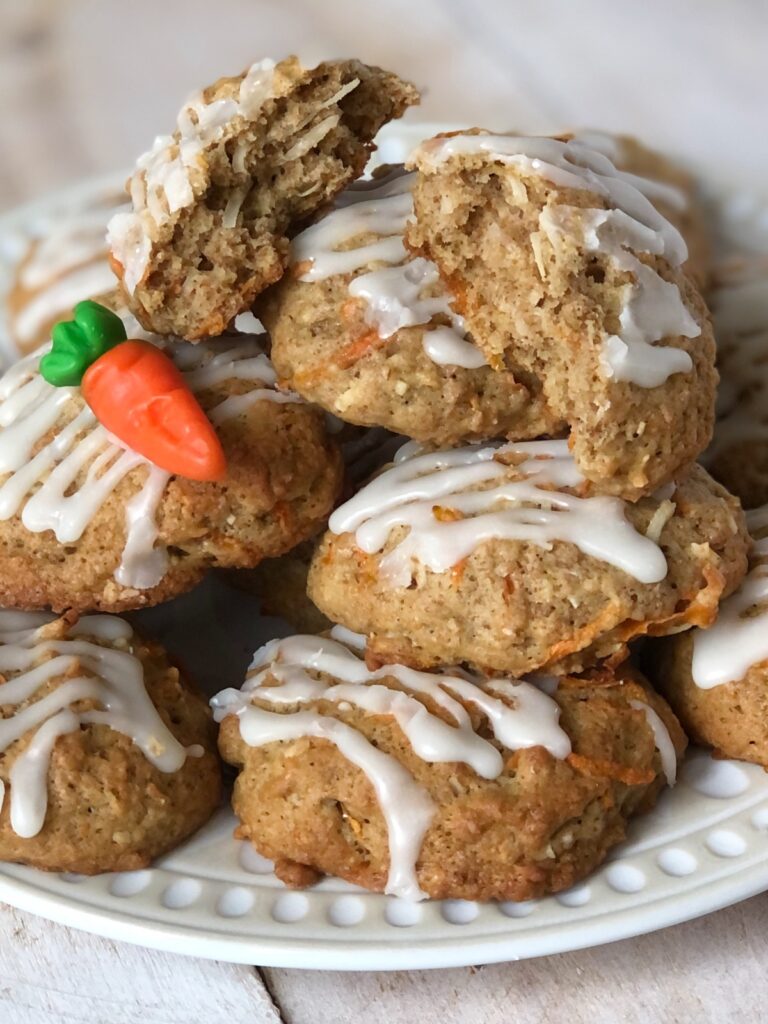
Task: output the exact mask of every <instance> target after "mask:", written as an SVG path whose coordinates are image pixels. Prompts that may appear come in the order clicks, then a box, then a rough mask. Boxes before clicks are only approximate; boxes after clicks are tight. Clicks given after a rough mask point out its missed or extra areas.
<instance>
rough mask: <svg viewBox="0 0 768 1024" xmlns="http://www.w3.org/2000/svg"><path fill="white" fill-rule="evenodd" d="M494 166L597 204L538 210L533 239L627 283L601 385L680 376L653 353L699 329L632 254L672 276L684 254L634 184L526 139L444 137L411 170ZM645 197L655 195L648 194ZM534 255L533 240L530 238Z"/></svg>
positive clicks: (549, 143)
mask: <svg viewBox="0 0 768 1024" xmlns="http://www.w3.org/2000/svg"><path fill="white" fill-rule="evenodd" d="M467 161H469V162H470V163H471V164H483V163H501V164H505V165H507V166H510V167H514V168H517V169H519V170H521V171H522V172H524V173H525V174H527V175H534V176H539V177H541V178H544V179H545V180H546V181H548V182H550V183H551V184H552V185H555V186H557V187H560V188H564V189H575V190H577V191H580V192H582V191H585V192H592V193H594V194H596V195H597V196H599V197H600V198H601V200H603V202H602V203H601V204H600V205H599V206H596V207H595V208H594V209H590V208H588V207H577V206H570V205H568V204H556V205H552V206H547V207H546V208H545V209H544V210H542V212H541V215H540V218H539V231H540V237H541V236H545V237H546V238H547V239H548V240H549V241H550V243H551V244H552V245H553V246H554V247H555V248H557V247H558V244H559V243H560V242H561V240H562V239H570V240H571V241H574V242H576V243H577V244H579V245H581V246H584V247H585V248H586V249H587V250H589V251H590V252H595V253H601V254H603V255H605V256H606V257H608V258H609V259H610V260H611V261H612V262H613V263H614V264H615V266H616V267H617V268H618V269H619V270H621V271H624V272H628V273H631V274H632V275H633V278H634V281H633V283H632V284H629V285H628V286H627V287H626V289H625V295H624V301H623V304H622V308H621V309H620V310H619V312H618V320H619V328H618V330H617V331H616V333H614V334H608V335H607V336H606V337H605V339H604V341H603V348H602V353H601V360H600V361H601V365H602V369H603V372H604V374H605V376H606V377H609V378H611V379H614V380H617V381H628V382H629V383H632V384H635V385H637V386H639V387H642V388H655V387H658V386H659V385H660V384H663V383H664V382H665V381H666V380H667V379H668V378H669V377H670V376H672V374H675V373H689V372H690V371H691V369H692V368H693V361H692V359H691V357H690V355H689V354H688V353H687V352H686V351H684V350H682V349H679V348H676V347H675V346H662V347H659V346H658V345H657V344H656V343H657V342H659V341H661V340H663V339H664V338H669V337H671V336H680V337H685V338H696V337H698V336H699V335H700V334H701V327H700V325H699V324H698V323H697V321H696V320H695V319H694V317H693V316H692V315H691V313H690V311H689V309H688V308H687V306H686V305H685V303H684V301H683V298H682V296H681V294H680V290H679V288H678V287H677V285H676V284H673V283H671V282H668V281H666V280H665V279H664V278H663V277H662V276H661V275H660V274H659V273H658V272H657V271H656V270H655V269H654V268H653V267H652V266H649V265H648V264H647V263H645V262H642V261H641V260H640V259H639V258H638V256H637V255H635V253H649V254H651V255H654V256H660V257H663V258H664V259H665V260H666V261H667V262H668V263H669V264H671V265H672V266H673V267H679V266H681V265H682V264H683V263H684V262H685V260H686V259H687V256H688V249H687V246H686V244H685V241H684V239H683V237H682V235H681V234H680V232H679V231H678V230H677V228H675V227H674V226H673V225H672V224H670V222H669V221H668V220H666V219H665V218H664V217H663V216H662V215H661V214H660V213H659V211H658V210H657V209H656V207H655V206H654V205H653V203H652V202H651V201H650V200H649V199H648V198H647V196H646V195H645V194H644V193H643V191H641V189H640V188H639V187H638V179H637V178H636V176H634V175H628V174H626V173H624V172H622V171H619V170H617V168H616V167H615V166H614V165H613V164H612V163H611V161H610V160H609V159H608V158H607V157H605V156H603V155H602V154H601V153H598V152H597V151H596V150H594V149H590V148H589V147H588V146H586V145H584V144H583V143H581V142H579V141H578V140H577V139H573V140H570V141H566V142H563V141H561V140H559V139H551V138H533V137H525V136H511V135H491V134H487V133H477V134H466V135H461V134H457V135H453V136H447V137H445V138H440V137H438V138H436V139H431V140H429V141H427V142H424V143H422V144H421V146H420V147H419V148H418V149H417V150H416V152H415V153H414V154H413V156H412V157H411V163H412V164H413V165H414V166H416V167H418V169H419V171H421V172H422V173H423V174H430V173H431V172H432V171H433V170H435V169H436V168H438V167H440V166H441V165H443V164H448V163H451V162H462V163H465V162H467ZM653 191H655V189H654V190H653ZM531 245H532V246H533V247H534V251H535V250H536V246H537V239H536V237H535V236H532V237H531Z"/></svg>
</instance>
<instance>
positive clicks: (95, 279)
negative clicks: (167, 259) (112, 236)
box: [9, 194, 120, 348]
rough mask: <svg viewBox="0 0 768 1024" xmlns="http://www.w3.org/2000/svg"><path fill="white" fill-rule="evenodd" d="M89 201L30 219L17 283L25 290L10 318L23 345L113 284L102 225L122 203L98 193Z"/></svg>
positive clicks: (12, 329)
mask: <svg viewBox="0 0 768 1024" xmlns="http://www.w3.org/2000/svg"><path fill="white" fill-rule="evenodd" d="M89 203H90V204H91V205H87V206H85V207H84V208H82V209H75V210H74V211H71V212H68V213H67V214H66V215H62V214H59V215H53V216H50V217H47V218H45V219H43V220H42V221H38V222H35V223H33V224H32V226H31V228H30V230H29V233H28V234H27V235H26V237H25V239H24V245H25V247H26V254H24V253H22V254H21V263H20V267H19V274H18V286H19V287H20V288H21V289H23V291H24V293H25V294H24V297H23V301H22V302H21V303H20V304H19V307H18V309H16V310H15V311H14V312H13V314H12V315H11V317H10V323H9V326H10V330H11V333H12V336H13V338H14V340H15V341H16V343H17V344H18V345H20V346H21V347H22V348H24V347H28V346H29V345H30V343H31V342H33V341H34V340H35V339H36V338H37V337H38V335H39V334H40V332H41V331H42V329H43V328H44V327H45V325H46V324H48V323H50V322H51V321H52V320H55V319H56V318H57V317H58V316H59V315H60V314H61V313H64V312H67V311H69V310H70V309H72V307H73V306H74V305H75V304H76V303H78V302H80V301H81V300H82V299H88V298H93V297H94V296H97V295H103V294H104V293H105V292H109V291H111V290H112V289H113V288H114V287H115V277H114V274H113V273H112V271H111V269H110V267H109V264H108V262H107V259H106V256H107V243H106V239H105V231H106V225H107V220H108V219H109V217H110V216H111V215H112V214H114V213H116V212H118V211H119V209H120V208H119V207H118V208H115V206H113V204H112V197H111V196H104V195H102V194H99V195H98V196H95V197H92V198H90V199H89Z"/></svg>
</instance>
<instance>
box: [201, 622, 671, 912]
mask: <svg viewBox="0 0 768 1024" xmlns="http://www.w3.org/2000/svg"><path fill="white" fill-rule="evenodd" d="M364 656H365V650H364V640H363V638H362V637H360V636H357V635H356V634H354V633H350V632H349V631H348V630H344V629H341V628H340V627H335V629H334V630H333V631H332V634H331V637H317V636H294V637H289V638H287V639H284V640H273V641H272V642H271V643H269V644H267V645H266V646H265V647H263V648H261V649H260V650H259V651H257V652H256V655H255V656H254V660H253V663H252V665H251V667H250V669H249V672H248V676H247V679H246V682H245V684H244V686H243V687H242V689H241V690H224V691H222V692H221V693H220V694H218V695H217V696H216V697H214V698H213V700H212V702H211V703H212V706H213V708H214V717H215V718H216V720H217V721H219V722H221V721H223V720H224V719H225V718H227V717H228V716H230V715H236V716H237V722H238V727H239V731H240V736H241V738H242V740H243V741H244V743H245V744H246V745H248V746H252V747H260V746H264V745H266V744H268V743H276V742H280V741H286V740H295V739H299V738H301V737H316V738H319V739H323V740H327V741H328V742H330V743H333V744H334V745H335V746H336V747H337V748H338V750H339V751H340V753H341V754H343V755H344V757H346V758H347V759H348V760H349V761H350V762H352V764H354V765H355V766H356V767H357V768H359V769H360V770H361V771H362V772H363V773H364V774H365V775H366V776H367V778H368V780H369V782H370V783H371V785H372V787H373V789H374V791H375V793H376V796H377V798H378V801H379V805H380V807H381V811H382V815H383V817H384V820H385V822H386V825H387V829H388V836H389V853H390V864H389V878H388V882H387V886H386V890H385V891H386V892H388V893H390V894H392V895H397V896H401V897H404V898H406V899H420V898H423V897H424V893H423V892H422V891H421V890H420V888H419V884H418V881H417V877H416V861H417V858H418V855H419V850H420V848H421V845H422V842H423V839H424V836H425V834H426V832H427V829H428V828H429V825H430V822H431V820H432V818H433V816H434V813H435V809H436V808H435V805H434V802H433V800H432V798H431V797H430V795H429V793H428V792H427V790H426V789H425V788H424V786H422V785H421V784H420V783H419V782H418V781H417V779H416V778H414V777H413V776H412V775H411V774H410V772H409V771H408V770H407V768H406V766H405V765H404V764H403V763H402V762H401V761H400V760H398V759H397V758H396V757H394V756H393V755H391V754H388V753H385V752H384V751H382V750H379V749H378V748H377V747H376V746H374V745H373V744H372V743H371V742H370V741H369V740H368V739H367V738H366V736H365V735H364V734H363V733H362V732H361V731H359V730H358V729H355V727H354V725H353V724H350V723H349V722H347V721H343V720H340V718H339V717H337V715H338V714H339V712H344V711H350V710H352V709H354V710H355V711H359V712H360V713H362V714H364V715H372V716H386V717H390V718H392V719H393V720H394V722H395V723H396V724H397V726H398V727H399V729H400V730H401V731H402V733H403V735H404V737H405V739H406V741H407V743H408V745H409V747H410V749H411V751H412V752H413V755H414V756H415V757H417V758H420V759H421V760H423V761H425V762H428V763H432V764H435V763H454V762H459V763H462V764H465V765H468V766H469V767H470V768H471V769H472V770H473V771H474V772H475V773H476V774H477V775H478V776H480V777H481V778H483V779H496V778H498V777H499V776H500V775H501V774H502V772H503V771H504V768H505V760H506V758H505V752H506V751H516V750H523V749H528V748H531V747H543V748H544V749H545V750H547V751H548V752H549V753H550V754H551V755H552V757H555V758H559V759H562V758H566V757H568V756H569V754H570V753H571V740H570V738H569V736H568V735H567V733H566V732H565V731H564V730H563V729H562V727H561V726H560V724H559V721H558V720H559V717H560V708H559V706H558V704H557V702H556V701H555V700H554V699H553V697H552V695H551V694H553V693H554V692H555V691H556V690H557V686H558V684H557V681H556V680H554V679H550V678H547V677H537V678H532V679H531V680H530V681H529V680H524V679H523V680H511V679H492V680H487V679H481V678H480V677H477V676H472V675H469V674H468V673H464V672H461V671H459V670H456V669H452V670H446V671H444V672H440V673H437V672H435V673H430V672H422V671H417V670H414V669H410V668H406V667H404V666H402V665H384V666H382V667H380V668H378V669H376V670H375V671H371V670H369V669H368V668H367V667H366V664H365V660H364ZM632 705H633V706H634V707H637V708H638V709H641V710H643V711H644V712H645V714H646V716H647V720H648V723H649V725H650V726H651V728H652V730H653V732H654V736H655V738H656V743H657V746H658V749H659V752H660V754H661V758H662V761H663V765H664V770H665V771H666V773H667V778H668V781H669V782H670V783H674V779H675V770H676V764H677V755H676V750H675V746H674V743H673V742H672V739H671V737H670V735H669V733H668V731H667V729H666V727H665V725H664V723H663V722H662V720H661V718H660V717H659V716H658V715H657V714H656V712H655V711H654V710H653V708H651V707H649V706H648V704H646V703H644V702H643V701H639V700H638V701H633V702H632Z"/></svg>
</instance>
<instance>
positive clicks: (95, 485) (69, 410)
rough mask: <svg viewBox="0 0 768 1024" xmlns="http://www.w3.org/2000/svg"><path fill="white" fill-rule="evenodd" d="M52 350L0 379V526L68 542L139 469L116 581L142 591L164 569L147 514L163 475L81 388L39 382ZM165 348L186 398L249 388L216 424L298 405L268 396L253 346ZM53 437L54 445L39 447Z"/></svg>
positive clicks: (220, 408)
mask: <svg viewBox="0 0 768 1024" xmlns="http://www.w3.org/2000/svg"><path fill="white" fill-rule="evenodd" d="M126 328H127V331H128V334H129V336H135V335H136V334H137V333H138V334H141V332H134V331H133V330H132V324H131V323H130V320H129V319H128V318H126ZM145 336H146V335H145ZM150 340H154V342H155V343H156V344H162V343H161V342H160V340H159V339H157V338H155V339H152V338H151V336H150ZM49 348H50V344H48V345H45V346H43V347H42V348H41V349H39V350H38V351H37V352H35V353H33V354H32V355H31V356H28V357H27V358H26V359H22V360H21V361H20V362H18V363H16V364H15V365H14V366H12V367H11V368H10V369H9V370H8V371H7V373H6V374H5V375H4V376H3V377H2V378H0V428H2V429H0V474H2V476H0V520H7V519H10V518H12V517H13V516H15V515H19V514H20V515H21V520H22V522H23V524H24V526H25V527H26V528H27V529H28V530H30V531H31V532H33V533H41V532H43V531H45V530H52V531H53V533H54V535H55V537H56V539H57V540H58V541H59V543H61V544H71V543H75V542H76V541H77V540H79V539H80V537H82V535H83V533H84V532H85V530H86V529H87V528H88V526H89V524H90V523H91V522H92V521H93V519H94V517H95V516H96V514H97V513H98V511H99V509H100V508H101V507H102V505H103V504H104V502H105V501H106V500H107V499H108V498H109V496H110V495H111V494H112V493H113V491H114V490H115V488H116V487H117V486H118V485H119V484H120V482H121V481H122V480H123V479H124V478H125V477H126V476H127V475H128V474H129V473H131V472H133V471H134V470H136V469H139V468H141V469H144V470H145V480H144V482H143V484H142V487H141V489H140V490H139V491H138V492H137V494H136V495H135V496H133V497H132V498H131V499H130V500H129V501H128V503H127V505H126V510H125V512H126V529H127V536H126V543H125V548H124V550H123V554H122V559H121V562H120V564H119V566H118V567H117V569H116V572H115V578H116V579H117V580H118V582H119V583H120V584H121V585H122V586H125V587H133V588H136V589H139V590H144V589H149V588H150V587H153V586H155V585H156V584H157V583H159V582H160V580H161V579H162V577H163V575H164V573H165V571H166V568H167V565H168V559H167V554H166V552H165V549H164V548H163V547H161V546H158V545H157V527H156V525H155V521H154V514H155V511H156V509H157V506H158V504H159V503H160V501H161V500H162V496H163V492H164V490H165V487H166V485H167V483H168V481H169V479H170V477H169V475H168V474H167V473H166V472H165V471H164V470H162V469H160V468H158V467H157V466H154V465H152V464H151V463H149V462H148V461H147V460H146V459H144V458H143V457H142V456H141V455H138V454H137V453H136V452H133V451H130V450H127V449H125V448H123V447H122V446H120V445H118V444H117V443H116V442H115V441H114V440H113V439H112V437H111V436H110V435H109V434H108V433H107V431H106V430H105V429H104V427H102V426H101V425H100V424H99V423H97V421H96V419H95V417H94V415H93V413H92V412H91V411H90V409H89V408H87V407H85V408H78V404H76V403H75V402H74V401H72V399H73V398H75V396H76V395H77V394H78V389H76V388H54V387H52V386H51V385H49V384H47V383H46V382H45V381H44V380H43V379H42V377H40V376H39V374H38V364H39V360H40V356H41V355H42V353H43V352H46V351H48V349H49ZM168 348H169V354H170V355H171V356H172V357H173V358H174V360H175V361H176V362H177V365H179V367H180V369H181V370H182V372H183V373H184V374H185V376H186V379H187V382H188V383H189V386H190V387H191V388H192V390H193V391H197V392H199V391H203V390H205V389H206V388H211V387H214V386H216V385H219V384H222V383H225V382H226V381H230V380H240V381H244V382H247V383H248V384H250V385H254V386H253V387H251V388H250V389H249V390H248V391H246V392H245V393H244V394H242V395H232V396H229V397H228V398H226V399H224V400H223V401H221V402H220V403H219V404H218V405H217V406H215V407H214V408H213V409H212V410H211V411H210V413H209V415H210V418H211V420H212V421H213V422H214V423H216V424H220V423H223V422H224V421H226V420H227V419H230V418H233V417H236V416H239V415H241V414H242V413H244V412H245V411H246V410H247V409H248V408H249V407H250V406H251V405H253V404H254V403H255V402H258V401H265V400H266V401H274V402H299V401H301V400H300V399H299V398H298V396H296V395H293V394H291V393H286V392H278V391H277V390H275V387H276V375H275V371H274V369H273V368H272V364H271V363H270V361H269V359H268V358H267V356H266V355H265V354H264V351H263V349H262V347H261V344H260V342H259V341H258V339H257V338H254V337H249V336H245V335H243V336H239V337H238V338H237V340H236V341H235V342H233V344H232V345H231V346H230V347H228V348H227V349H225V350H224V351H220V349H219V348H218V347H217V346H216V344H215V343H212V344H201V345H195V346H191V345H189V346H183V345H180V344H170V345H169V346H168ZM50 431H54V434H53V437H52V438H51V439H50V440H48V441H47V443H45V444H42V446H41V442H42V441H43V440H44V439H45V437H46V435H48V433H49V432H50ZM35 449H37V451H35ZM33 451H34V455H33Z"/></svg>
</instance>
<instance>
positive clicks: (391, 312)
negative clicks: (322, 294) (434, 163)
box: [291, 168, 486, 370]
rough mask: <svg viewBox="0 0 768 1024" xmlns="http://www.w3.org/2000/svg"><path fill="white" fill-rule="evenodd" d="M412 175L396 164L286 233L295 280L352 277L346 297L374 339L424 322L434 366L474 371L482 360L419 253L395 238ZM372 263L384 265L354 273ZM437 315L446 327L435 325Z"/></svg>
mask: <svg viewBox="0 0 768 1024" xmlns="http://www.w3.org/2000/svg"><path fill="white" fill-rule="evenodd" d="M415 177H416V176H415V174H404V173H403V170H402V168H397V169H395V170H394V171H393V172H392V173H390V174H389V175H387V177H386V178H384V179H380V180H374V181H365V182H356V183H355V184H354V185H352V186H351V187H350V188H349V189H347V191H346V192H344V193H343V194H342V195H341V196H340V198H339V199H338V200H337V204H336V209H334V210H332V211H331V212H330V213H329V214H327V215H326V216H325V217H323V218H322V219H321V220H320V221H318V223H317V224H313V225H312V226H311V227H309V228H307V229H306V230H305V231H302V232H301V234H299V235H297V236H296V238H294V240H293V242H292V244H291V262H292V263H293V264H294V265H295V264H302V263H307V262H308V263H309V264H310V265H309V267H307V269H306V270H304V272H303V273H302V274H301V276H300V278H299V280H301V281H322V280H325V279H326V278H329V277H334V276H336V275H337V274H352V275H355V276H354V277H353V278H352V280H351V281H350V282H349V286H348V291H349V294H350V295H351V296H352V298H356V299H362V300H363V302H364V303H365V310H366V312H365V318H366V321H367V322H368V323H369V324H371V326H373V327H375V328H376V330H377V332H378V335H379V337H380V338H391V337H392V335H393V334H395V333H396V332H397V331H399V330H400V329H401V328H403V327H414V326H416V325H420V324H427V325H429V327H430V329H429V330H428V331H425V332H424V337H423V340H422V345H423V348H424V351H425V353H426V354H427V356H429V358H430V359H431V360H432V361H433V362H434V363H437V364H438V365H440V366H460V367H463V368H465V369H473V370H474V369H478V368H479V367H481V366H485V365H486V362H485V359H484V358H483V355H482V353H481V352H480V350H479V349H478V348H477V346H476V345H474V344H473V343H472V342H471V341H469V340H467V337H466V328H465V325H464V321H463V319H462V317H460V316H459V315H458V314H457V313H455V312H454V310H453V309H452V308H451V304H450V297H449V295H448V292H447V291H446V290H445V289H444V288H443V287H442V285H441V284H440V275H439V273H438V269H437V267H436V266H435V264H434V263H432V262H431V261H430V260H426V259H424V258H423V257H421V256H417V257H415V258H411V257H409V255H408V253H407V251H406V249H405V245H404V243H403V235H404V232H405V228H406V225H407V223H408V220H409V219H410V218H411V217H412V216H413V197H412V195H411V189H412V188H413V182H414V180H415ZM372 234H373V235H376V236H378V237H376V239H375V240H374V241H368V242H361V241H360V239H361V238H362V237H363V236H369V235H372ZM355 240H358V244H356V245H355V244H353V243H354V242H355ZM377 263H382V264H385V265H384V266H381V267H376V268H375V269H373V270H367V271H366V272H365V273H359V271H361V270H362V269H363V268H364V267H369V266H371V265H372V264H377ZM425 291H429V294H428V295H426V296H425V295H424V292H425ZM438 316H441V317H443V318H445V319H447V320H448V321H449V323H450V326H447V325H445V324H442V323H440V322H437V321H436V317H438Z"/></svg>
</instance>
